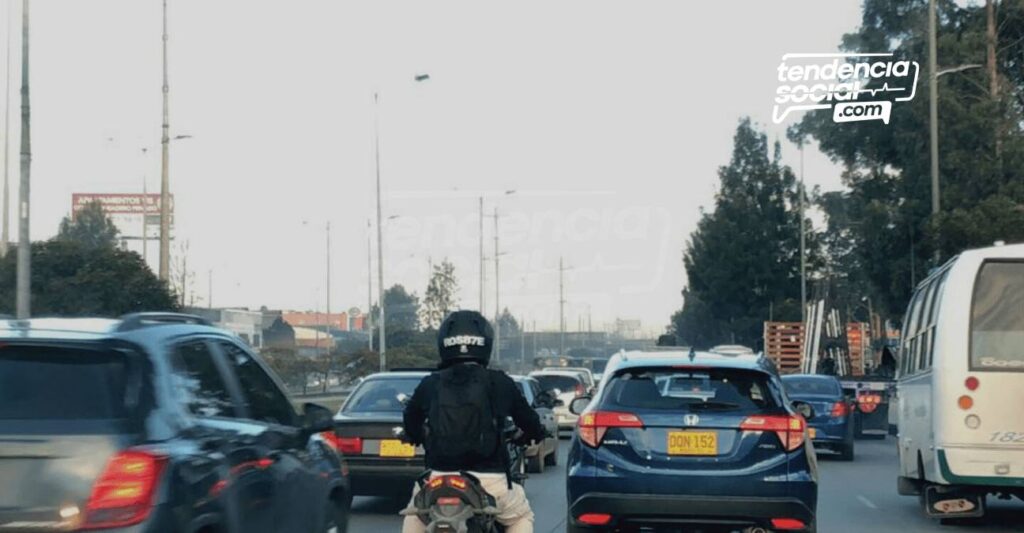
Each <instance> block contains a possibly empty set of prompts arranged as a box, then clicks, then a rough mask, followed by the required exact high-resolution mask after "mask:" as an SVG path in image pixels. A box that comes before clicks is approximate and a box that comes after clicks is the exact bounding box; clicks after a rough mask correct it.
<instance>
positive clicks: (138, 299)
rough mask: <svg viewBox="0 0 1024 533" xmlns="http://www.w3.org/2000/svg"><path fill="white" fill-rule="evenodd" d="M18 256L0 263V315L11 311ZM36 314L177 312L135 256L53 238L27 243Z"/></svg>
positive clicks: (168, 294) (167, 294)
mask: <svg viewBox="0 0 1024 533" xmlns="http://www.w3.org/2000/svg"><path fill="white" fill-rule="evenodd" d="M16 258H17V254H7V256H5V257H4V258H2V259H0V312H10V311H11V310H13V309H14V292H15V291H14V286H15V274H16V272H17V267H16ZM31 291H32V312H33V314H34V315H36V316H40V315H43V316H45V315H51V316H108V317H116V316H119V315H122V314H125V313H131V312H138V311H173V310H177V309H178V305H177V302H176V299H175V297H174V295H173V294H172V293H171V291H170V290H169V289H168V288H167V284H165V283H164V282H162V281H160V280H159V279H157V277H156V276H155V275H154V274H153V271H152V270H150V269H149V267H148V266H146V264H145V263H144V262H143V261H142V258H141V257H139V254H137V253H135V252H127V251H124V250H118V249H116V248H112V247H90V246H87V245H84V244H82V243H80V242H77V241H70V240H60V239H54V240H51V241H46V242H35V243H32V279H31Z"/></svg>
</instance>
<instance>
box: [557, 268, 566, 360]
mask: <svg viewBox="0 0 1024 533" xmlns="http://www.w3.org/2000/svg"><path fill="white" fill-rule="evenodd" d="M558 333H559V338H558V355H565V265H564V261H563V258H561V257H559V258H558Z"/></svg>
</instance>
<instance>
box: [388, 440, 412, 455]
mask: <svg viewBox="0 0 1024 533" xmlns="http://www.w3.org/2000/svg"><path fill="white" fill-rule="evenodd" d="M380 456H381V457H415V456H416V447H415V446H413V445H412V444H406V443H404V442H402V441H400V440H382V441H380Z"/></svg>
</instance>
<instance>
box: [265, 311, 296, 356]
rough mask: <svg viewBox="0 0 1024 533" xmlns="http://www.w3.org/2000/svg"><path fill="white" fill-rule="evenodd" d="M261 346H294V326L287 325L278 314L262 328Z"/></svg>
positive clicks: (284, 347) (286, 347)
mask: <svg viewBox="0 0 1024 533" xmlns="http://www.w3.org/2000/svg"><path fill="white" fill-rule="evenodd" d="M263 347H264V348H283V349H293V348H295V328H293V327H291V326H290V325H288V323H287V322H285V321H284V319H283V318H282V317H281V316H280V314H279V315H278V316H277V317H275V318H274V320H273V321H272V322H271V323H270V324H269V325H266V326H264V328H263Z"/></svg>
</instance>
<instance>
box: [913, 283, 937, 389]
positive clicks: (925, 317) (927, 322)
mask: <svg viewBox="0 0 1024 533" xmlns="http://www.w3.org/2000/svg"><path fill="white" fill-rule="evenodd" d="M938 286H939V280H938V278H936V279H933V280H932V282H931V283H929V284H928V287H927V289H925V291H926V292H925V298H924V300H922V303H923V305H921V318H920V324H919V327H918V332H919V333H918V335H919V337H920V341H919V342H918V346H919V349H920V350H921V353H920V354H919V356H918V360H917V368H919V369H921V370H924V369H926V368H928V365H929V363H928V361H929V360H931V352H932V343H931V327H932V325H933V324H934V323H935V321H934V319H933V317H932V302H934V301H935V291H936V289H937V288H938Z"/></svg>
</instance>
